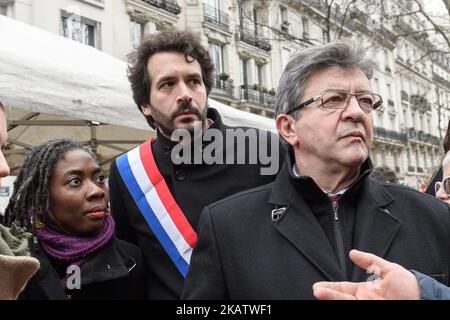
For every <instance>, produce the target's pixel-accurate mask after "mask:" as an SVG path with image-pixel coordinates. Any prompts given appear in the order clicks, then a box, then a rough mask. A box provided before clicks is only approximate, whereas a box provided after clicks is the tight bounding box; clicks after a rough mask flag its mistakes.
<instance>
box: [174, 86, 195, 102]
mask: <svg viewBox="0 0 450 320" xmlns="http://www.w3.org/2000/svg"><path fill="white" fill-rule="evenodd" d="M183 101H187V102H192V95H191V92H190V89H189V87H188V86H187V85H186V83H184V81H180V82H179V85H178V97H177V104H180V103H181V102H183Z"/></svg>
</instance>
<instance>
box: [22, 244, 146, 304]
mask: <svg viewBox="0 0 450 320" xmlns="http://www.w3.org/2000/svg"><path fill="white" fill-rule="evenodd" d="M30 251H31V255H32V256H34V257H35V258H37V259H38V260H39V262H40V268H39V270H38V272H37V273H36V274H35V275H34V276H33V277H32V278H31V279H30V281H28V284H27V286H26V287H25V290H24V291H23V292H22V293H21V295H20V297H19V299H22V300H68V299H71V300H103V299H108V300H117V299H146V298H147V293H146V286H145V267H144V266H143V264H144V260H143V259H142V254H141V252H140V250H139V248H137V247H136V246H134V245H132V244H129V243H127V242H125V241H122V240H119V239H115V238H113V239H112V240H111V241H110V242H109V243H108V244H106V245H105V246H104V247H103V248H101V249H100V250H99V251H98V252H97V253H96V254H95V255H94V256H93V257H92V258H91V259H89V260H88V261H86V262H85V263H84V264H82V265H81V268H80V270H81V271H80V276H81V277H80V279H81V289H72V290H65V289H64V288H63V286H62V284H61V282H60V279H59V277H58V274H57V271H56V270H57V269H58V268H56V267H55V268H54V267H53V266H52V262H51V260H50V259H49V257H48V255H47V254H46V253H45V251H44V250H43V249H42V247H41V246H40V245H39V244H37V245H34V244H31V243H30Z"/></svg>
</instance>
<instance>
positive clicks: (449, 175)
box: [434, 151, 450, 204]
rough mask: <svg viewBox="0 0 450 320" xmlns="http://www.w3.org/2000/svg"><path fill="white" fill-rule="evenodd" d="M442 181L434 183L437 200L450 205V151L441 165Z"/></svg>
mask: <svg viewBox="0 0 450 320" xmlns="http://www.w3.org/2000/svg"><path fill="white" fill-rule="evenodd" d="M441 171H442V177H443V178H442V179H441V180H438V181H436V182H435V183H434V192H435V195H436V198H438V199H439V200H442V201H444V202H447V203H449V204H450V151H448V152H447V153H446V154H445V156H444V159H443V160H442V165H441Z"/></svg>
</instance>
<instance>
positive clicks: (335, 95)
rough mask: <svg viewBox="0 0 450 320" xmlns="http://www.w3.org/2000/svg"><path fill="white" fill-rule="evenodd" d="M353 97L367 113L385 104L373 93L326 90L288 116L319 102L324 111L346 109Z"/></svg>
mask: <svg viewBox="0 0 450 320" xmlns="http://www.w3.org/2000/svg"><path fill="white" fill-rule="evenodd" d="M352 97H355V98H356V101H358V104H359V106H360V107H361V109H363V110H364V112H366V113H369V112H371V111H373V110H377V109H379V108H380V107H381V105H382V104H383V99H382V98H381V96H380V95H379V94H376V93H373V92H367V91H366V92H357V93H350V92H348V91H344V90H325V91H323V92H322V93H320V94H319V95H317V96H315V97H312V98H311V99H309V100H306V101H305V102H302V103H300V104H299V105H298V106H296V107H295V108H293V109H292V110H289V111H288V112H287V114H291V113H292V112H294V111H297V110H299V109H301V108H304V107H307V106H309V105H310V104H312V103H313V102H316V101H319V100H320V105H321V107H322V108H324V109H345V108H347V106H348V105H349V103H350V99H351V98H352Z"/></svg>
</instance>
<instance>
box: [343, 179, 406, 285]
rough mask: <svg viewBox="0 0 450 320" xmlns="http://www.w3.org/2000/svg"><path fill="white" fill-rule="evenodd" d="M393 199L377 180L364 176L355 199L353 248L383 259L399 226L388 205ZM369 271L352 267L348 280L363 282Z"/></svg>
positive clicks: (398, 221)
mask: <svg viewBox="0 0 450 320" xmlns="http://www.w3.org/2000/svg"><path fill="white" fill-rule="evenodd" d="M393 201H394V198H393V197H392V196H391V194H390V193H388V192H387V190H386V189H385V188H384V187H383V186H382V185H381V184H380V183H379V182H377V181H374V180H372V179H370V178H369V179H367V180H366V181H365V186H364V188H363V192H362V193H361V197H360V200H359V201H358V208H357V215H356V223H355V232H354V247H355V249H358V250H361V251H365V252H369V253H373V254H375V255H377V256H379V257H382V258H384V257H385V256H386V253H387V252H388V250H389V247H390V246H391V244H392V242H393V241H394V239H395V236H396V234H397V232H398V230H399V228H400V225H401V221H400V220H399V219H398V218H397V217H395V216H393V215H391V213H390V212H389V207H388V205H389V204H390V203H392V202H393ZM367 278H368V274H367V273H366V271H365V270H363V269H361V268H359V267H357V266H355V269H354V272H353V273H352V277H351V281H365V280H367Z"/></svg>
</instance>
